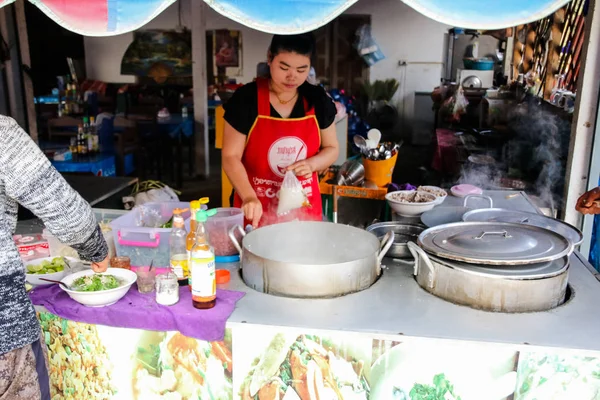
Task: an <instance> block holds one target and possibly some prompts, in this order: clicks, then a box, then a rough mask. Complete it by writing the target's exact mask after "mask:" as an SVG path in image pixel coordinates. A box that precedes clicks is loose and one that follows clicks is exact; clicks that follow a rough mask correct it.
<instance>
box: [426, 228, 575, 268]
mask: <svg viewBox="0 0 600 400" xmlns="http://www.w3.org/2000/svg"><path fill="white" fill-rule="evenodd" d="M418 244H419V246H421V247H422V248H423V249H424V250H425V251H427V252H429V253H431V254H433V255H436V256H438V257H441V258H445V259H449V260H454V261H461V262H466V263H470V264H485V265H524V264H535V263H542V262H546V261H552V260H556V259H558V258H561V257H564V256H567V255H569V254H570V253H571V252H572V250H573V245H572V244H571V242H570V241H569V240H568V239H566V238H565V237H564V236H562V235H559V234H558V233H555V232H552V231H549V230H547V229H543V228H539V227H537V226H532V225H522V224H511V223H502V222H460V223H455V224H447V225H440V226H437V227H435V228H430V229H427V230H426V231H424V232H423V233H421V235H419V240H418Z"/></svg>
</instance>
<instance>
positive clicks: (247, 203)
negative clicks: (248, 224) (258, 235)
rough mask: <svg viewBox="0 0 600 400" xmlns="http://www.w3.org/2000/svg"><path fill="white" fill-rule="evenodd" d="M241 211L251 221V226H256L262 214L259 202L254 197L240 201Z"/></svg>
mask: <svg viewBox="0 0 600 400" xmlns="http://www.w3.org/2000/svg"><path fill="white" fill-rule="evenodd" d="M242 211H243V212H244V216H245V217H246V219H247V220H248V221H252V227H253V228H257V227H258V223H259V222H260V218H261V217H262V214H263V208H262V204H261V202H260V201H259V200H258V199H257V198H256V197H250V198H248V199H246V200H244V202H243V203H242Z"/></svg>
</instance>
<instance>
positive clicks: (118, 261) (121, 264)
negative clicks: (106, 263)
mask: <svg viewBox="0 0 600 400" xmlns="http://www.w3.org/2000/svg"><path fill="white" fill-rule="evenodd" d="M110 266H111V267H113V268H123V269H128V270H131V260H130V259H129V257H126V256H120V257H113V258H111V259H110Z"/></svg>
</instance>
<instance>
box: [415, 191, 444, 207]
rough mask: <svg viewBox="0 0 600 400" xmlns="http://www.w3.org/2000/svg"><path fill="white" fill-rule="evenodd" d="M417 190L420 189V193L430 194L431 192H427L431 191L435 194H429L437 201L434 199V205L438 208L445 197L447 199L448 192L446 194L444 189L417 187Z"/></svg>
mask: <svg viewBox="0 0 600 400" xmlns="http://www.w3.org/2000/svg"><path fill="white" fill-rule="evenodd" d="M419 189H421V191H423V192H427V193H431V192H429V190H431V191H432V192H435V193H431V194H433V195H435V196H436V198H437V199H436V203H435V204H436V205H438V206H439V205H440V204H442V203H443V202H444V201H445V200H446V197H448V192H446V191H445V190H444V189H442V188H440V187H437V186H419ZM436 193H437V194H436ZM442 193H443V195H442Z"/></svg>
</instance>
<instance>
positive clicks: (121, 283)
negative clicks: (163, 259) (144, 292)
mask: <svg viewBox="0 0 600 400" xmlns="http://www.w3.org/2000/svg"><path fill="white" fill-rule="evenodd" d="M136 280H137V275H136V274H135V272H132V271H130V270H128V269H123V268H108V269H107V270H106V272H103V273H100V274H98V273H95V272H94V271H92V270H86V271H80V272H76V273H74V274H70V275H67V276H65V277H64V278H63V279H61V282H62V283H64V284H65V285H66V286H67V287H68V289H67V288H65V287H64V286H62V285H60V288H61V289H62V290H64V291H65V292H67V294H68V295H69V296H70V297H71V298H72V299H73V300H75V301H76V302H78V303H80V304H83V305H84V306H88V307H104V306H110V305H111V304H115V303H116V302H117V301H119V300H120V299H121V298H122V297H123V296H125V295H126V294H127V292H128V291H129V288H130V287H131V285H133V284H134V283H135V281H136Z"/></svg>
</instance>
